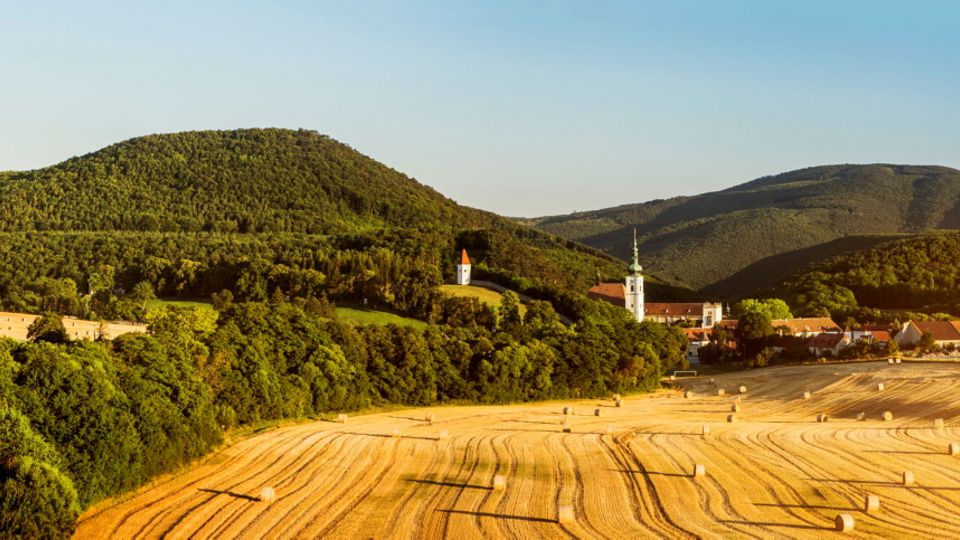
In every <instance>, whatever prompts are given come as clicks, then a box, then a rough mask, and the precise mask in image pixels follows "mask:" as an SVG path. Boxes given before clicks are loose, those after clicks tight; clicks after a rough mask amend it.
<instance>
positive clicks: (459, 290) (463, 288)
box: [440, 285, 527, 314]
mask: <svg viewBox="0 0 960 540" xmlns="http://www.w3.org/2000/svg"><path fill="white" fill-rule="evenodd" d="M440 290H441V291H443V293H444V294H448V295H450V296H459V297H463V298H476V299H477V300H480V301H481V302H483V303H485V304H487V305H490V306H495V307H496V306H499V305H500V299H501V298H503V295H502V294H500V293H499V292H497V291H494V290H490V289H486V288H484V287H477V286H475V285H442V286H441V287H440ZM526 311H527V308H526V307H525V306H523V305H522V304H521V305H520V313H521V314H523V313H524V312H526Z"/></svg>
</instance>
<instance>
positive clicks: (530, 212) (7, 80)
mask: <svg viewBox="0 0 960 540" xmlns="http://www.w3.org/2000/svg"><path fill="white" fill-rule="evenodd" d="M0 17H2V18H0V20H2V22H3V28H4V30H3V31H2V32H0V51H3V52H2V53H0V73H3V74H4V78H3V82H2V84H0V100H2V103H3V106H2V107H0V170H15V169H27V168H37V167H42V166H46V165H50V164H53V163H57V162H59V161H62V160H64V159H66V158H69V157H71V156H74V155H80V154H84V153H87V152H90V151H93V150H96V149H98V148H101V147H103V146H106V145H108V144H111V143H114V142H117V141H120V140H124V139H127V138H130V137H135V136H138V135H144V134H147V133H160V132H171V131H181V130H195V129H230V128H237V127H266V126H276V127H289V128H299V127H302V128H307V129H315V130H317V131H319V132H321V133H325V134H328V135H330V136H332V137H334V138H336V139H338V140H341V141H343V142H345V143H347V144H350V145H351V146H353V147H354V148H356V149H358V150H360V151H361V152H363V153H365V154H367V155H369V156H371V157H373V158H375V159H377V160H379V161H382V162H384V163H386V164H388V165H390V166H392V167H394V168H396V169H399V170H401V171H404V172H406V173H407V174H409V175H410V176H413V177H415V178H417V179H418V180H420V181H421V182H423V183H425V184H428V185H430V186H432V187H434V188H436V189H437V190H439V191H440V192H442V193H444V194H445V195H447V196H449V197H451V198H453V199H455V200H457V201H458V202H460V203H462V204H467V205H470V206H475V207H480V208H484V209H488V210H492V211H496V212H499V213H503V214H507V215H518V216H519V215H523V216H536V215H544V214H555V213H566V212H571V211H576V210H590V209H596V208H602V207H607V206H615V205H619V204H627V203H633V202H641V201H646V200H651V199H655V198H665V197H671V196H675V195H681V194H695V193H700V192H704V191H711V190H716V189H722V188H725V187H729V186H731V185H734V184H737V183H741V182H744V181H747V180H751V179H753V178H756V177H759V176H763V175H767V174H774V173H778V172H783V171H787V170H792V169H796V168H801V167H806V166H812V165H819V164H828V163H870V162H878V161H880V162H888V163H913V164H940V165H947V166H952V167H960V129H958V127H960V99H958V96H960V32H957V31H956V23H957V21H958V20H960V3H956V2H919V1H884V0H875V1H844V0H833V1H822V2H821V1H803V2H801V1H777V0H763V1H721V0H716V1H702V2H691V1H687V2H684V1H670V2H666V1H663V2H643V1H635V2H614V1H591V2H587V1H583V2H559V1H529V2H522V1H519V0H514V1H502V2H501V1H489V0H488V1H483V2H480V1H475V2H462V1H455V0H446V1H437V2H426V1H423V2H414V1H405V2H401V1H383V2H374V1H362V0H351V1H349V2H347V1H330V2H325V1H324V2H321V1H302V2H294V1H289V2H248V1H233V2H179V1H170V2H162V3H161V2H136V1H130V2H95V1H90V2H62V3H61V2H7V1H5V0H0Z"/></svg>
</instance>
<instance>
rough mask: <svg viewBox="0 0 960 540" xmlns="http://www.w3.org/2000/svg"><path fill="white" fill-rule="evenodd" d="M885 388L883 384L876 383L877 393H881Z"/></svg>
mask: <svg viewBox="0 0 960 540" xmlns="http://www.w3.org/2000/svg"><path fill="white" fill-rule="evenodd" d="M884 388H886V387H885V386H884V385H883V383H882V382H881V383H877V392H883V389H884Z"/></svg>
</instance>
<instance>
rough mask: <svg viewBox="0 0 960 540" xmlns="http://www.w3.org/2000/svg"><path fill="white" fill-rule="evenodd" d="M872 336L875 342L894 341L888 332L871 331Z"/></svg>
mask: <svg viewBox="0 0 960 540" xmlns="http://www.w3.org/2000/svg"><path fill="white" fill-rule="evenodd" d="M870 335H871V336H873V340H874V341H890V340H891V339H893V337H892V336H891V335H890V332H889V331H887V330H871V331H870Z"/></svg>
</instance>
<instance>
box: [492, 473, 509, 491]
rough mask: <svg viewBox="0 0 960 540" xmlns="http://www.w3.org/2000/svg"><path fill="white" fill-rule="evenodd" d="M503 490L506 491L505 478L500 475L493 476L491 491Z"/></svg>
mask: <svg viewBox="0 0 960 540" xmlns="http://www.w3.org/2000/svg"><path fill="white" fill-rule="evenodd" d="M505 489H507V477H506V476H504V475H502V474H495V475H494V476H493V490H494V491H503V490H505Z"/></svg>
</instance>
